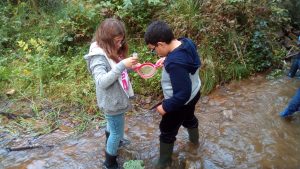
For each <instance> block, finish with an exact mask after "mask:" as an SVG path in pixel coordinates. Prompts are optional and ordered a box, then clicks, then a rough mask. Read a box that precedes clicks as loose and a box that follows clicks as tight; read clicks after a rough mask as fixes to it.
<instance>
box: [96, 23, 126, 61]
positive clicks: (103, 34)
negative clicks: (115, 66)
mask: <svg viewBox="0 0 300 169" xmlns="http://www.w3.org/2000/svg"><path fill="white" fill-rule="evenodd" d="M116 37H123V38H124V39H123V40H124V41H125V43H124V44H123V45H122V46H121V47H120V48H119V49H118V47H117V45H116V43H115V40H114V38H116ZM94 38H95V40H96V42H97V45H98V46H99V47H101V48H102V49H103V50H104V51H105V53H106V54H107V56H108V57H109V58H111V59H112V60H114V61H115V62H117V63H118V62H119V61H120V60H121V59H124V58H126V57H127V54H128V45H127V42H126V31H125V25H124V23H123V22H121V21H120V20H118V19H114V18H107V19H105V20H104V21H103V22H101V24H100V25H99V27H98V29H97V31H96V33H95V36H94Z"/></svg>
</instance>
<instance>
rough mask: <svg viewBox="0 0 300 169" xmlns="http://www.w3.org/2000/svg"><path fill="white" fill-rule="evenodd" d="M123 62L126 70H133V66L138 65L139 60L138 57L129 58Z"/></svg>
mask: <svg viewBox="0 0 300 169" xmlns="http://www.w3.org/2000/svg"><path fill="white" fill-rule="evenodd" d="M122 62H123V63H124V65H125V67H126V68H130V69H132V67H133V65H135V64H137V63H138V58H137V57H129V58H126V59H123V60H122Z"/></svg>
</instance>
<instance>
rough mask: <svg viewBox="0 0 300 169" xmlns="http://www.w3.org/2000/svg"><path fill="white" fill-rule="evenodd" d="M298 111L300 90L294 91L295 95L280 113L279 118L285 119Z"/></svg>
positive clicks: (299, 107) (299, 108)
mask: <svg viewBox="0 0 300 169" xmlns="http://www.w3.org/2000/svg"><path fill="white" fill-rule="evenodd" d="M296 111H300V88H299V89H298V90H297V91H296V94H295V95H294V96H293V98H292V100H291V101H290V102H289V104H288V106H287V107H286V108H285V109H284V111H283V112H281V113H280V116H281V117H287V116H290V115H292V114H293V113H295V112H296Z"/></svg>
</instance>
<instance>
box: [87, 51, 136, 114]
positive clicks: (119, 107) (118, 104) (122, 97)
mask: <svg viewBox="0 0 300 169" xmlns="http://www.w3.org/2000/svg"><path fill="white" fill-rule="evenodd" d="M84 59H85V60H86V62H87V67H88V70H89V72H90V73H91V74H92V76H93V79H94V82H95V85H96V97H97V104H98V106H99V108H100V110H101V111H102V112H103V113H105V114H107V115H118V114H121V113H125V112H126V111H128V110H129V109H130V108H131V103H130V101H129V98H128V97H129V96H128V95H127V94H126V92H125V91H124V90H123V88H122V86H121V84H120V83H119V81H118V78H119V77H120V76H121V74H122V72H123V71H124V70H125V69H126V67H125V65H124V63H123V62H122V61H121V62H119V63H117V64H116V65H115V66H114V67H112V66H111V65H110V63H109V61H108V59H107V56H106V53H105V52H104V51H103V50H102V49H101V48H99V47H98V49H97V50H91V48H90V51H89V54H87V55H85V56H84ZM129 88H130V90H131V92H132V86H131V84H130V83H129ZM132 95H133V93H132V94H131V95H130V96H132Z"/></svg>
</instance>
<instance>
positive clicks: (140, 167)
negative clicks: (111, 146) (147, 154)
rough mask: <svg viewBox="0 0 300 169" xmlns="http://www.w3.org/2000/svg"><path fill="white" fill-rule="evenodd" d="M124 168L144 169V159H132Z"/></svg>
mask: <svg viewBox="0 0 300 169" xmlns="http://www.w3.org/2000/svg"><path fill="white" fill-rule="evenodd" d="M123 167H124V169H144V168H145V167H144V163H143V161H142V160H130V161H126V162H125V163H124V164H123Z"/></svg>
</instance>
